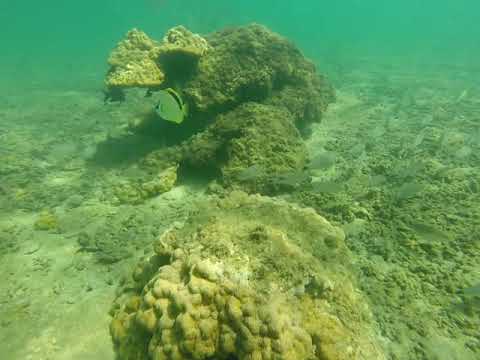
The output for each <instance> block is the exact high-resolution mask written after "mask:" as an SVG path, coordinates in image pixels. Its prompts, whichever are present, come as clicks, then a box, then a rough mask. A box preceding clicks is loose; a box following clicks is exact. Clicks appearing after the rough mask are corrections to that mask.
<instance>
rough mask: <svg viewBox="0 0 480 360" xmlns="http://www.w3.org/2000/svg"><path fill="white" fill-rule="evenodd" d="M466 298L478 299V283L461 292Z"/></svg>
mask: <svg viewBox="0 0 480 360" xmlns="http://www.w3.org/2000/svg"><path fill="white" fill-rule="evenodd" d="M462 293H463V294H464V295H465V296H467V297H477V296H478V297H480V282H479V283H476V284H474V285H472V286H470V287H468V288H465V289H463V290H462Z"/></svg>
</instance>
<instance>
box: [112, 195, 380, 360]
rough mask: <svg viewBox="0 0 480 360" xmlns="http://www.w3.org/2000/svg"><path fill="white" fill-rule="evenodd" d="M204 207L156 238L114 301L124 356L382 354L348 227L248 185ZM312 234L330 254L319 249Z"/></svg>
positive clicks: (339, 358)
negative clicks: (250, 190)
mask: <svg viewBox="0 0 480 360" xmlns="http://www.w3.org/2000/svg"><path fill="white" fill-rule="evenodd" d="M199 214H201V215H197V216H193V217H192V219H191V220H190V221H189V222H187V224H186V225H185V226H184V227H183V228H181V229H172V230H169V231H167V232H165V233H164V234H163V235H162V236H161V238H160V239H158V240H157V241H156V243H155V244H154V250H155V255H153V256H152V257H151V258H150V259H149V260H148V261H147V262H145V263H141V264H139V266H138V267H137V269H136V270H135V272H134V277H133V278H134V281H135V283H134V285H133V286H127V288H126V291H125V292H124V293H123V294H122V295H121V296H120V297H119V298H118V299H117V301H116V302H115V304H114V307H113V310H112V315H113V319H112V322H111V325H110V332H111V335H112V339H113V342H114V345H115V351H116V354H117V358H118V359H119V360H140V359H155V360H161V359H171V360H174V359H178V360H180V359H199V360H200V359H238V360H246V359H252V360H253V359H258V360H270V359H271V360H273V359H275V360H276V359H285V360H300V359H318V360H320V359H321V360H334V359H335V360H343V359H345V360H347V359H373V360H375V359H384V356H383V354H382V352H381V351H380V350H379V347H378V345H377V344H376V341H375V339H374V336H373V334H374V331H373V330H374V329H373V325H372V324H371V323H370V322H369V320H368V319H369V316H368V315H369V312H368V306H367V304H366V302H365V301H364V300H363V298H362V297H361V296H360V295H359V292H358V290H356V289H355V288H354V286H353V284H352V283H351V282H350V280H349V276H348V275H346V273H347V272H348V271H347V267H346V265H347V260H345V259H346V258H345V257H344V255H345V254H344V249H343V246H344V245H343V237H342V236H341V232H339V231H338V230H337V229H336V228H334V227H333V226H331V225H330V224H329V223H328V222H327V221H326V220H325V219H323V218H322V217H320V216H319V215H318V214H316V213H314V212H313V211H312V210H308V209H298V208H295V207H294V206H291V205H288V204H286V203H282V202H278V201H272V200H268V199H266V198H263V197H259V196H247V195H246V194H242V193H237V194H231V195H230V196H229V197H227V198H226V199H223V200H219V199H213V200H211V201H209V202H208V204H207V205H204V207H199ZM219 214H222V216H219ZM247 214H249V215H248V216H247ZM252 214H253V216H252ZM277 216H283V217H284V218H285V220H284V221H283V222H284V223H285V226H286V227H285V228H284V227H283V225H282V224H281V223H279V222H278V219H276V218H277ZM292 222H297V225H299V226H296V227H295V226H292ZM262 226H263V228H262ZM288 229H290V232H288ZM311 237H315V241H314V245H315V248H316V249H317V250H316V251H319V252H320V253H323V255H328V258H329V260H318V259H316V258H315V257H311V254H310V253H309V252H310V250H309V246H308V245H307V244H306V242H307V241H312V240H311ZM332 238H335V240H336V243H335V244H334V243H333V242H332V241H330V240H331V239H332ZM308 239H310V240H308ZM329 239H330V240H329ZM326 240H329V241H326ZM245 241H247V242H251V243H250V245H249V246H247V244H246V243H245ZM286 249H287V250H288V251H287V250H286ZM292 249H293V250H292ZM219 251H220V252H221V253H219ZM215 254H217V255H215ZM282 263H285V264H287V263H288V264H287V265H286V266H285V267H283V266H284V265H282ZM330 268H331V269H330ZM299 279H304V283H303V285H302V284H298V281H299ZM301 286H303V290H302V291H300V290H298V287H301Z"/></svg>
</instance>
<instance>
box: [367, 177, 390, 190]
mask: <svg viewBox="0 0 480 360" xmlns="http://www.w3.org/2000/svg"><path fill="white" fill-rule="evenodd" d="M368 181H369V185H370V186H373V187H376V186H382V185H384V184H385V183H386V182H387V178H386V177H385V176H384V175H373V176H370V178H369V179H368Z"/></svg>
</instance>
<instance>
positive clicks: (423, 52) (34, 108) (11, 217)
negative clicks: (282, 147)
mask: <svg viewBox="0 0 480 360" xmlns="http://www.w3.org/2000/svg"><path fill="white" fill-rule="evenodd" d="M479 14H480V3H479V2H478V1H473V0H457V1H454V0H439V1H432V0H424V1H419V0H417V1H415V0H404V1H380V0H371V1H361V0H343V1H342V0H340V1H321V0H316V1H315V0H308V1H297V2H294V1H287V0H276V1H274V0H257V1H253V0H239V1H233V0H215V1H213V0H203V1H193V0H177V1H174V0H138V1H126V0H104V1H92V0H84V1H60V0H47V1H32V0H29V1H7V0H0V24H1V27H0V274H2V281H1V282H0V359H8V360H16V359H19V360H20V359H22V360H23V359H32V360H36V359H55V360H56V359H61V360H67V359H93V360H96V359H106V360H110V359H112V360H113V359H114V358H115V356H114V351H113V345H112V342H111V338H110V334H109V322H110V320H111V318H110V317H109V313H108V312H109V309H110V307H111V304H112V302H113V299H114V298H115V296H116V292H117V291H118V290H117V289H119V288H121V287H122V286H124V285H125V284H127V285H128V281H129V279H130V275H129V274H131V272H132V271H133V269H134V268H135V264H137V262H138V261H139V260H140V259H142V258H145V257H146V256H148V255H150V254H151V244H152V242H153V240H155V239H157V238H158V237H159V236H160V235H161V234H162V233H163V232H164V231H166V230H168V229H170V228H172V227H175V226H180V225H178V224H182V223H183V222H185V220H186V219H187V218H188V216H189V215H190V214H191V213H192V212H194V210H192V209H194V208H195V202H196V201H203V199H204V197H207V196H208V194H212V193H216V194H222V190H218V188H217V186H219V185H218V184H217V183H212V180H213V179H214V178H215V177H218V176H219V174H218V173H215V174H212V173H209V171H210V169H202V170H199V171H198V172H197V173H195V172H194V171H193V172H192V170H191V169H187V170H185V174H183V173H182V176H181V178H180V180H179V183H178V186H176V187H175V188H174V189H172V190H170V191H169V192H167V193H166V194H162V195H161V196H158V197H155V198H153V199H149V200H148V202H145V201H144V199H142V198H141V196H140V195H139V192H138V191H137V192H135V191H133V190H132V189H134V187H135V186H137V185H138V184H139V183H140V182H141V181H142V177H143V176H144V175H145V173H144V170H143V169H142V166H143V165H144V164H145V163H148V162H149V161H157V160H158V158H157V159H156V160H155V159H154V160H152V159H151V158H148V154H150V153H152V152H153V151H154V150H155V149H157V148H158V146H159V143H160V141H158V140H157V139H156V138H155V137H152V136H146V137H125V138H123V137H122V136H123V135H124V134H125V133H126V132H128V129H129V126H130V125H129V124H131V123H132V122H134V121H136V119H138V118H139V117H140V116H141V115H139V114H143V113H145V108H147V110H148V109H149V107H148V106H150V105H149V98H148V97H147V98H146V97H144V93H139V92H132V94H129V96H128V101H126V102H125V103H122V104H112V103H104V93H103V89H104V77H105V74H106V72H107V71H108V64H107V58H108V56H109V53H110V52H111V50H112V49H113V48H114V47H115V46H116V44H117V43H118V42H119V41H120V40H121V39H122V38H123V37H124V35H125V34H126V33H127V32H128V31H129V30H130V29H132V28H138V29H140V30H142V31H145V32H146V33H147V34H148V35H149V36H150V37H151V38H154V39H161V38H162V37H163V36H164V34H165V32H166V31H167V30H168V29H170V28H172V27H173V26H176V25H184V26H185V27H187V28H188V29H189V30H191V31H192V32H194V33H199V34H209V33H212V32H214V31H218V30H222V29H224V28H228V27H235V26H242V25H247V24H249V23H253V22H254V23H259V24H262V25H264V26H266V27H268V28H269V29H271V30H272V31H274V32H276V33H279V34H281V35H282V36H284V37H286V38H288V39H289V40H290V41H291V42H292V43H294V44H296V46H297V47H298V48H299V49H300V51H301V52H302V54H303V55H304V56H305V57H306V58H308V59H310V60H311V61H312V62H313V63H314V64H315V65H316V67H317V70H318V72H319V73H320V74H322V75H323V76H325V77H326V79H328V81H329V82H330V83H331V84H332V86H333V87H334V89H335V91H336V101H335V102H334V103H332V104H330V106H329V108H328V110H327V111H326V112H325V113H324V115H323V118H322V121H321V122H320V123H318V124H314V125H313V127H312V129H311V133H310V134H309V136H308V137H305V139H304V141H305V145H306V149H307V151H308V154H309V157H310V158H311V159H313V161H312V163H311V167H312V168H309V167H308V166H305V171H302V172H300V173H293V174H287V175H286V176H285V177H283V178H281V179H280V178H279V180H278V184H280V185H282V186H286V188H287V191H284V192H282V193H281V194H272V198H282V199H283V200H286V201H288V202H291V203H293V204H296V205H299V206H300V207H312V208H313V209H314V210H315V211H316V212H317V213H318V214H320V215H321V216H323V217H325V218H326V219H327V220H328V221H329V222H330V223H332V224H333V225H334V226H337V227H339V228H341V229H342V230H343V231H344V233H345V235H346V237H345V243H346V246H347V248H348V250H349V252H350V255H349V256H350V263H351V265H352V266H351V267H352V276H353V277H354V278H355V284H356V287H357V288H358V291H359V292H360V293H362V294H363V296H364V298H365V303H366V304H368V306H369V308H370V311H371V315H372V320H371V327H372V329H374V330H373V332H374V334H375V341H376V343H377V344H378V345H379V347H380V348H381V349H382V352H383V353H384V355H385V357H384V358H385V359H392V360H410V359H419V360H430V359H431V360H450V359H455V360H470V359H472V360H473V359H479V358H480V332H479V329H480V305H479V299H480V297H479V296H478V291H474V290H478V284H479V282H480V155H479V154H480V61H479V59H480V26H479V24H478V23H479ZM145 104H147V105H145ZM151 108H153V104H152V106H151ZM118 139H123V140H118ZM125 139H127V140H125ZM162 141H164V142H165V144H170V143H171V142H172V141H174V140H172V139H166V140H165V139H163V140H162ZM162 144H163V142H162ZM172 156H173V155H172ZM92 159H94V161H92ZM145 159H146V160H145ZM158 161H163V158H162V159H161V160H158ZM219 161H220V160H219ZM168 165H171V164H170V163H169V164H168ZM313 167H316V168H313ZM170 169H171V168H170ZM162 170H163V169H162ZM148 175H149V176H151V175H152V173H149V174H148ZM261 176H264V169H262V168H260V167H258V166H256V165H255V164H253V165H251V166H250V167H247V168H246V169H243V170H242V171H240V172H239V175H238V178H239V179H240V180H244V181H245V182H248V181H251V182H254V181H257V178H258V177H261ZM132 184H133V185H132ZM212 184H213V185H212ZM150 185H151V184H150ZM151 186H152V187H154V186H155V184H153V185H151ZM206 194H207V195H206ZM272 271H274V270H272ZM472 289H473V290H472ZM232 359H236V357H232ZM299 359H300V358H299ZM359 359H360V358H359Z"/></svg>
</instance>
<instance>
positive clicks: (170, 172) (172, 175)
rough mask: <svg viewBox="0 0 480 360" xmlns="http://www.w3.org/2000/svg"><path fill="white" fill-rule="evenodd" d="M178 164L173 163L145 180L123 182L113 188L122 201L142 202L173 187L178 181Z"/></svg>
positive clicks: (128, 202)
mask: <svg viewBox="0 0 480 360" xmlns="http://www.w3.org/2000/svg"><path fill="white" fill-rule="evenodd" d="M177 169H178V165H173V166H170V167H168V168H166V169H165V170H163V171H161V172H160V173H158V174H157V175H156V176H154V177H153V178H152V179H151V180H149V181H145V182H128V181H125V182H121V183H119V184H116V186H115V187H114V189H113V192H114V194H115V196H116V197H117V198H118V200H119V201H120V203H124V204H140V203H142V202H144V201H145V200H147V199H149V198H152V197H154V196H157V195H160V194H163V193H165V192H168V191H170V190H172V189H173V187H174V186H175V183H176V182H177Z"/></svg>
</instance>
